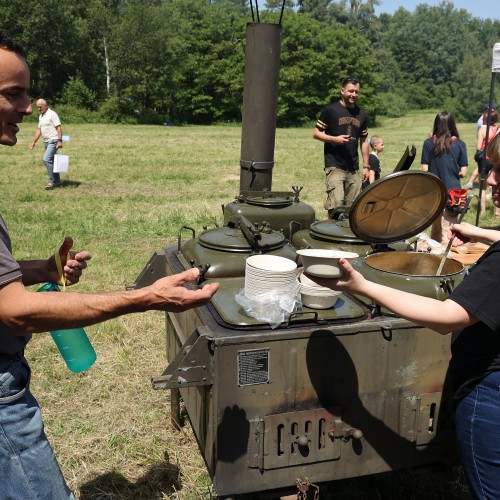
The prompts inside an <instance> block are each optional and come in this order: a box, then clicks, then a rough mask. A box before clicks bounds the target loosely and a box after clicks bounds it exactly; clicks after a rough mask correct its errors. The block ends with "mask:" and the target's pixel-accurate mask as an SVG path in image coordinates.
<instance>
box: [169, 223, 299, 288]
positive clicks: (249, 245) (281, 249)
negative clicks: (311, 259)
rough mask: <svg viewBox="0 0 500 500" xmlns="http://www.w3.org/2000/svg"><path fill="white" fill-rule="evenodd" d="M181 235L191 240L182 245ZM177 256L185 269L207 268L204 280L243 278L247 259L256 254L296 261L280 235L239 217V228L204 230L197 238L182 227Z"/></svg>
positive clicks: (230, 226)
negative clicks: (185, 235) (184, 233)
mask: <svg viewBox="0 0 500 500" xmlns="http://www.w3.org/2000/svg"><path fill="white" fill-rule="evenodd" d="M184 231H190V232H191V234H192V238H191V239H189V240H188V241H186V242H183V241H182V234H183V232H184ZM177 254H178V257H179V260H180V261H181V262H182V263H183V265H184V267H185V268H186V269H187V268H189V267H193V266H196V267H201V268H204V267H207V266H208V265H209V267H208V270H207V271H206V272H205V278H206V279H211V278H225V277H238V276H245V262H246V259H247V257H249V256H250V255H255V254H271V255H277V256H280V257H285V258H287V259H290V260H293V261H294V262H296V261H297V254H296V252H295V250H294V249H293V248H292V247H291V246H290V244H289V243H288V242H287V240H286V239H285V237H284V235H283V234H282V233H281V232H278V231H273V230H272V229H271V228H270V226H269V224H267V223H265V224H256V223H251V222H250V221H248V220H247V219H246V218H245V217H243V216H240V218H239V224H238V225H237V226H236V225H234V224H232V223H231V224H229V225H228V226H224V227H219V228H215V229H207V230H205V231H203V232H201V233H200V235H199V237H198V238H197V237H196V233H195V230H194V229H193V228H191V227H188V226H182V227H181V228H180V230H179V235H178V244H177Z"/></svg>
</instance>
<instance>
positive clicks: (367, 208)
mask: <svg viewBox="0 0 500 500" xmlns="http://www.w3.org/2000/svg"><path fill="white" fill-rule="evenodd" d="M445 204H446V189H445V187H444V184H443V183H442V182H441V180H440V179H439V178H438V177H436V176H435V175H433V174H430V173H428V172H421V171H404V172H396V173H393V174H389V175H387V176H386V177H383V178H381V179H379V180H378V181H375V182H374V183H373V184H370V186H369V187H367V188H366V189H365V190H363V191H362V192H361V194H360V195H359V196H358V197H357V198H356V200H354V203H353V204H352V206H351V210H350V212H349V222H350V225H351V229H352V232H353V233H354V234H355V235H356V236H357V237H358V238H360V239H361V240H364V241H367V242H373V243H390V242H393V241H397V240H401V239H406V238H410V237H412V236H415V235H417V234H418V233H420V232H421V231H422V230H424V229H426V228H428V227H429V226H430V225H431V224H432V223H433V222H434V220H435V219H436V218H437V217H438V216H440V215H441V213H442V211H443V210H444V207H445Z"/></svg>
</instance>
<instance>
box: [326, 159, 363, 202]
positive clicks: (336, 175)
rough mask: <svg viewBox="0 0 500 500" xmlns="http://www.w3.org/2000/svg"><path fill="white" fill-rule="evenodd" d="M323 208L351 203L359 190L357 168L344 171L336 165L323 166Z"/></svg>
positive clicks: (359, 179) (359, 177)
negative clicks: (324, 190)
mask: <svg viewBox="0 0 500 500" xmlns="http://www.w3.org/2000/svg"><path fill="white" fill-rule="evenodd" d="M325 175H326V179H325V186H326V200H325V204H324V207H325V210H328V211H330V210H333V209H335V208H338V207H341V206H344V205H352V203H353V201H354V200H355V199H356V198H357V196H358V195H359V193H360V192H361V176H360V174H359V171H358V170H351V171H346V170H342V169H341V168H337V167H325Z"/></svg>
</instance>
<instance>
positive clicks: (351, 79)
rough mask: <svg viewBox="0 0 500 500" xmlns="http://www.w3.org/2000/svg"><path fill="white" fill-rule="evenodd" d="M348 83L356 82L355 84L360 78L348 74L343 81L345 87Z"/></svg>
mask: <svg viewBox="0 0 500 500" xmlns="http://www.w3.org/2000/svg"><path fill="white" fill-rule="evenodd" d="M348 83H354V85H357V84H358V83H359V80H358V79H357V78H356V77H354V76H348V77H347V78H345V79H344V81H343V82H342V87H345V86H346V85H347V84H348Z"/></svg>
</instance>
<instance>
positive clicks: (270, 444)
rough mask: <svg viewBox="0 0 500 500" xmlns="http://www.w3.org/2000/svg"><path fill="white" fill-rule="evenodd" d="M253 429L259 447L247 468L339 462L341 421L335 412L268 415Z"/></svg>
mask: <svg viewBox="0 0 500 500" xmlns="http://www.w3.org/2000/svg"><path fill="white" fill-rule="evenodd" d="M255 425H256V429H258V435H259V441H260V443H259V445H258V446H257V448H256V450H255V452H256V453H255V454H254V455H253V460H252V462H253V465H250V467H255V466H256V465H257V464H259V467H261V468H262V469H265V470H269V469H276V468H279V467H287V466H292V465H300V464H307V463H313V462H323V461H327V460H338V459H339V458H340V444H341V439H339V438H340V437H341V434H342V433H341V428H342V421H341V419H340V416H339V411H337V410H327V409H325V408H316V409H312V410H305V411H295V412H290V413H281V414H277V415H268V416H267V417H264V418H263V420H261V421H259V422H258V423H255ZM257 449H258V450H259V451H257ZM257 454H258V455H260V456H259V457H257V456H256V455H257Z"/></svg>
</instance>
